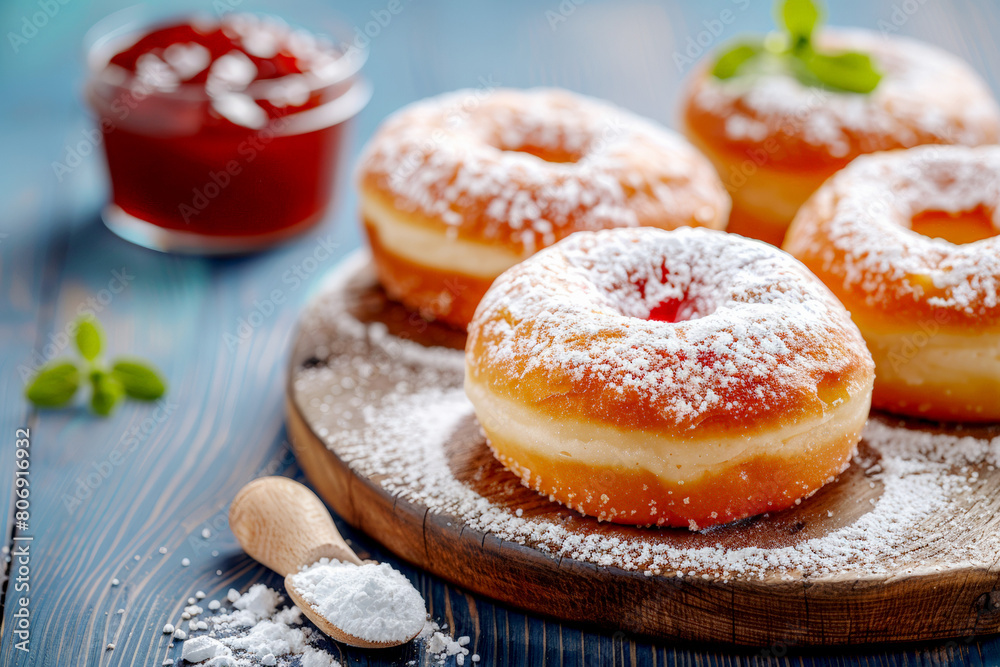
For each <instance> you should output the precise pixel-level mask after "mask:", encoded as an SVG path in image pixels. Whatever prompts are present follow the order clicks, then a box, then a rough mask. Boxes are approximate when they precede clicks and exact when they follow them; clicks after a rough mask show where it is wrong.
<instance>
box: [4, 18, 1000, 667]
mask: <svg viewBox="0 0 1000 667" xmlns="http://www.w3.org/2000/svg"><path fill="white" fill-rule="evenodd" d="M252 2H253V0H244V1H243V2H240V0H217V1H216V2H215V3H212V2H209V1H208V0H204V1H203V2H201V3H200V4H199V3H192V2H190V1H189V0H181V1H176V0H175V1H171V2H160V3H156V4H157V5H159V8H160V9H163V8H169V9H175V10H178V11H180V10H182V9H185V8H188V9H190V8H201V9H203V10H205V11H214V10H216V9H218V8H219V7H221V6H222V4H220V3H223V4H225V5H230V6H237V7H239V8H241V9H253V10H257V9H261V6H260V5H257V4H252ZM123 4H128V1H127V0H123V2H122V3H121V4H119V3H117V2H114V1H109V0H98V1H96V2H92V3H89V4H88V2H87V0H42V1H41V2H39V1H38V0H17V1H14V0H7V1H6V2H4V3H3V5H2V7H0V26H2V28H3V33H4V34H5V35H6V36H5V37H4V43H3V45H0V53H2V55H0V77H2V79H0V80H2V83H3V85H2V88H0V90H2V93H3V94H2V95H0V134H2V137H0V146H2V155H3V160H2V161H0V207H2V213H0V378H2V380H0V474H2V475H3V481H2V482H0V517H3V518H2V519H0V521H2V522H3V524H2V525H0V530H2V531H3V534H4V536H5V537H4V544H6V545H7V546H8V547H12V548H13V547H17V546H18V545H21V546H23V545H25V544H27V545H29V551H30V562H29V564H28V566H27V567H26V568H25V569H23V570H22V569H19V568H17V567H15V568H14V569H13V570H12V571H10V572H9V574H10V575H11V576H12V577H13V578H12V579H11V580H10V581H8V582H7V585H6V587H5V596H4V601H5V605H4V625H3V634H2V645H0V665H47V666H59V667H64V666H67V667H68V666H73V665H143V666H146V665H159V664H161V662H162V661H163V659H164V658H165V657H168V656H169V657H174V658H178V657H179V652H180V647H179V646H177V647H176V648H174V649H168V648H167V644H168V641H169V639H168V638H167V637H166V636H164V635H163V634H162V633H161V628H162V627H163V625H164V623H166V622H168V621H171V622H173V621H176V619H177V618H178V617H179V614H180V611H181V609H182V608H183V606H184V605H185V602H184V601H185V599H186V598H187V597H188V596H190V595H193V594H194V592H195V591H196V590H199V589H200V590H204V591H205V592H206V593H208V595H209V596H210V597H213V596H218V595H221V594H224V593H225V591H226V590H228V589H229V588H230V587H235V588H238V589H244V588H246V587H247V586H248V585H249V584H250V583H252V582H255V581H264V582H266V583H268V584H269V585H271V586H279V585H280V582H279V580H278V578H277V577H276V576H275V575H274V574H272V573H270V572H267V571H265V569H264V568H263V567H261V566H259V565H257V564H256V563H254V562H253V561H251V560H250V559H249V558H248V557H247V556H245V555H244V554H243V553H242V552H241V550H240V549H239V547H238V546H237V544H236V543H235V540H234V538H233V536H232V534H231V533H230V532H229V530H228V527H227V525H226V511H227V507H228V504H229V502H230V501H231V499H232V497H233V495H234V494H235V493H236V491H237V490H238V489H239V488H240V487H241V486H242V485H243V484H244V483H246V482H247V481H248V480H250V479H252V478H254V477H256V476H259V475H263V474H284V475H291V476H299V475H300V473H299V470H298V468H297V467H296V464H295V461H294V458H293V457H292V455H291V452H290V449H289V446H288V443H287V441H286V436H285V431H284V427H283V407H282V400H283V393H284V376H285V363H286V356H287V351H288V343H289V339H290V335H291V333H292V330H293V327H294V324H295V320H296V317H297V314H298V311H299V309H300V307H301V305H302V303H303V302H304V301H305V300H306V299H307V298H308V297H309V295H310V292H311V291H312V290H313V289H314V288H315V286H316V285H317V284H318V283H319V281H320V280H321V278H322V274H323V273H325V272H326V271H328V270H329V269H331V268H332V267H333V266H334V265H335V264H336V262H337V261H338V259H339V258H340V257H342V256H343V255H345V254H347V253H348V252H349V251H350V250H352V249H353V248H355V247H357V246H358V245H359V243H360V238H359V234H358V225H357V222H356V219H355V215H354V210H355V206H356V197H355V195H354V193H353V192H352V191H351V188H350V184H349V175H347V174H345V187H344V190H343V192H344V195H343V196H342V197H341V198H340V200H339V201H338V202H337V204H336V206H335V207H334V209H333V210H332V211H331V212H330V214H329V215H328V216H327V219H326V220H325V221H324V223H323V224H322V226H320V227H319V228H317V229H316V230H314V231H313V232H311V233H309V234H308V235H306V236H305V237H303V238H301V239H299V240H297V241H296V242H294V243H291V244H289V245H286V246H284V247H281V248H279V249H276V250H275V251H273V252H270V253H267V254H262V255H257V256H252V257H246V258H241V259H230V260H207V259H199V258H185V257H173V256H167V255H162V254H158V253H155V252H151V251H148V250H144V249H142V248H138V247H136V246H133V245H130V244H128V243H126V242H124V241H121V240H120V239H118V238H117V237H115V236H114V235H112V234H111V233H110V232H108V231H107V230H106V229H105V228H104V226H103V225H102V223H101V222H100V219H99V217H98V211H99V208H100V206H101V204H102V202H103V200H104V198H105V196H106V179H105V175H104V171H103V165H102V160H101V158H100V155H99V151H98V150H96V148H95V146H94V145H93V143H92V141H91V140H90V139H89V138H88V135H87V131H88V130H89V129H90V127H91V125H90V122H89V120H88V118H87V115H86V112H85V110H84V108H83V105H82V102H81V87H82V82H83V78H84V68H83V64H82V58H81V50H80V44H81V40H82V38H83V34H84V32H85V30H86V28H87V26H89V25H91V24H92V23H93V22H94V21H96V20H98V19H99V18H101V17H102V16H103V15H105V14H107V13H109V12H111V11H113V10H115V9H117V8H119V6H122V5H123ZM282 4H284V3H275V6H276V7H277V6H279V5H282ZM330 4H333V3H330ZM833 4H834V5H835V6H834V7H833V8H832V9H831V15H832V16H831V19H832V22H833V23H839V24H852V25H858V26H862V27H866V28H870V29H874V30H884V31H886V32H888V33H900V34H908V35H914V36H917V37H920V38H923V39H926V40H928V41H930V42H933V43H936V44H939V45H941V46H943V47H945V48H947V49H949V50H952V51H954V52H956V53H958V54H960V55H961V56H963V57H964V58H966V59H968V60H969V61H970V62H971V63H972V64H973V66H974V67H976V68H977V69H978V70H979V71H980V72H982V73H983V75H984V76H985V77H986V78H987V79H988V80H989V82H990V83H991V85H993V87H994V89H997V90H1000V57H998V55H1000V54H998V48H997V45H996V43H995V41H994V37H995V33H996V32H997V30H998V29H1000V6H998V5H997V4H996V3H993V2H989V1H988V0H981V1H979V2H976V1H974V0H885V1H883V2H876V1H873V0H849V1H844V2H842V1H839V0H838V1H837V2H835V3H833ZM770 5H771V2H770V0H712V1H706V0H701V1H699V2H697V3H695V2H684V3H682V2H680V1H679V0H676V1H673V2H665V3H660V4H655V3H652V2H640V1H636V2H633V1H628V2H613V3H612V2H598V1H597V0H589V1H587V2H584V1H583V0H549V1H546V0H542V1H541V2H528V1H527V0H524V1H517V2H515V1H512V0H507V1H506V2H502V3H501V2H496V3H485V2H465V3H447V4H445V3H439V2H432V1H431V0H404V2H403V11H402V12H400V13H399V14H398V15H393V16H392V18H391V20H390V21H388V22H387V23H386V24H385V25H381V26H379V28H378V31H377V32H378V34H377V35H376V36H375V37H373V38H372V40H371V60H370V62H369V64H368V66H367V68H366V72H367V74H368V76H369V77H370V78H371V80H372V81H373V83H374V85H375V96H374V98H373V99H372V101H371V103H370V105H369V106H368V107H367V109H366V110H365V111H364V112H363V114H362V115H361V117H360V118H359V122H358V123H357V125H356V141H355V144H354V146H353V151H354V152H355V153H356V151H357V150H358V148H359V147H360V145H361V143H362V142H363V140H364V139H365V138H367V137H368V136H369V135H370V134H371V133H372V132H373V130H374V129H375V126H376V124H377V123H378V122H379V120H380V119H381V118H383V117H384V116H385V115H386V114H388V113H389V112H391V111H392V110H394V109H396V108H398V107H399V106H401V105H402V104H404V103H407V102H410V101H412V100H415V99H418V98H421V97H425V96H427V95H432V94H435V93H439V92H442V91H447V90H451V89H455V88H460V87H477V86H481V85H483V82H484V81H485V82H488V84H489V85H504V86H533V85H557V86H564V87H567V88H571V89H574V90H578V91H580V92H583V93H587V94H591V95H595V96H598V97H602V98H607V99H610V100H612V101H614V102H617V103H619V104H622V105H624V106H627V107H629V108H631V109H634V110H635V111H637V112H638V113H640V114H644V115H647V116H650V117H652V118H655V119H657V120H660V121H663V122H665V123H668V124H674V119H675V114H676V108H677V102H678V91H679V85H680V82H681V81H682V80H683V78H684V76H685V75H686V74H687V72H688V70H689V67H690V61H691V60H693V59H697V58H698V57H699V56H700V55H701V53H702V51H704V49H705V46H704V45H706V44H707V45H709V46H715V45H718V44H719V43H721V41H723V40H725V39H727V38H729V37H732V36H734V35H736V34H738V33H739V32H741V31H763V30H765V29H767V28H768V27H769V26H770V24H771V6H770ZM385 6H386V2H385V0H366V1H365V2H354V3H350V4H348V3H337V6H336V8H335V9H336V11H337V12H339V13H340V14H341V15H342V16H343V17H344V19H345V20H346V22H347V24H348V25H350V26H364V25H365V23H367V22H369V21H371V20H373V14H372V12H376V14H377V13H378V12H379V11H380V10H383V9H384V8H385ZM294 10H295V11H296V12H297V13H299V14H301V13H309V12H328V11H329V8H328V7H324V6H323V4H322V3H320V2H319V1H318V0H312V1H307V0H302V1H299V2H296V3H295V8H294ZM38 12H47V14H45V16H44V17H42V18H39V16H38ZM382 16H383V18H384V14H382ZM39 24H41V25H40V26H39ZM31 26H35V27H34V29H32V28H31ZM12 33H13V34H15V35H17V36H19V37H20V38H21V39H13V40H12V39H11V37H10V35H11V34H12ZM74 155H75V156H76V157H74ZM55 163H62V164H63V165H66V166H69V167H70V168H69V170H68V171H67V172H65V173H57V172H62V171H63V170H61V169H56V168H55ZM331 243H332V244H336V247H337V251H336V253H335V255H334V256H332V257H326V258H325V259H324V260H322V261H319V262H316V265H317V266H318V269H316V270H315V271H312V272H306V273H307V274H308V275H306V276H305V278H306V279H305V280H304V281H302V282H301V284H295V283H294V282H289V281H286V280H283V276H285V275H286V272H288V271H294V270H297V269H298V270H300V271H301V270H302V269H303V267H312V266H313V262H311V261H306V260H307V258H311V257H318V256H319V255H322V254H323V253H320V254H319V255H317V254H314V253H317V249H318V248H321V247H325V246H327V245H329V244H331ZM323 256H324V257H325V255H323ZM304 262H305V263H304ZM275 289H279V290H282V291H283V293H284V294H285V296H286V297H287V305H285V306H283V307H282V308H281V309H280V310H277V311H276V312H274V313H273V314H270V315H269V316H266V317H264V318H263V322H262V323H261V324H260V326H257V327H254V328H252V333H251V334H250V335H249V336H242V337H241V336H240V335H239V334H238V328H239V327H240V323H241V321H242V320H245V319H246V318H248V317H249V316H250V314H251V313H252V312H253V311H254V308H255V305H254V300H255V299H259V298H261V297H262V296H264V295H267V294H268V293H270V292H271V291H272V290H275ZM88 308H89V309H91V310H93V311H96V313H97V315H98V316H99V318H100V319H101V321H102V322H103V323H104V325H105V327H106V329H107V332H108V341H107V344H108V347H109V349H111V350H113V351H117V352H129V353H134V354H138V355H142V356H144V357H148V358H150V359H153V360H155V361H156V362H157V363H158V364H159V366H160V367H161V368H162V369H163V371H164V373H165V375H166V376H167V378H168V380H169V383H170V391H169V393H168V394H167V396H166V397H165V399H163V400H162V401H160V402H159V403H157V404H152V405H147V404H136V403H128V404H126V405H125V406H124V407H123V408H122V409H120V410H119V411H118V412H117V413H116V414H115V415H114V416H113V417H111V418H109V419H100V418H96V417H93V416H91V415H90V414H89V413H88V412H87V410H86V409H85V408H84V407H82V406H78V407H74V408H71V409H66V410H61V411H54V412H43V413H39V412H35V411H33V410H31V409H29V407H28V405H27V404H26V403H25V401H24V399H23V398H22V391H23V386H24V380H23V377H25V376H26V375H28V374H30V373H31V371H32V370H33V369H34V368H36V367H37V365H38V364H39V363H40V362H41V361H44V360H47V359H50V358H53V357H58V356H61V355H63V354H65V353H69V352H71V350H70V349H69V348H68V346H67V345H66V339H65V331H66V328H67V326H68V324H69V323H70V322H72V321H73V320H74V319H75V318H76V316H77V314H78V313H80V312H82V311H83V310H85V309H88ZM18 428H27V429H30V441H31V445H30V451H31V457H30V473H29V474H30V479H31V489H32V495H31V501H30V502H31V506H30V518H29V520H28V525H27V527H26V528H25V529H19V530H16V531H14V532H13V537H21V538H25V537H30V538H32V539H31V540H30V541H29V540H23V539H22V540H18V541H17V542H12V541H11V536H12V531H11V528H12V527H11V517H12V509H13V508H12V503H11V500H12V498H11V496H12V493H11V488H12V479H13V467H14V450H15V437H16V436H15V431H16V429H18ZM205 528H208V530H209V533H208V534H209V535H210V536H209V537H208V538H207V539H206V538H204V537H203V536H202V531H203V529H205ZM344 532H345V534H346V535H347V536H348V537H349V538H350V539H351V540H352V541H353V543H354V544H355V545H356V546H357V547H358V549H359V550H360V551H361V552H363V554H364V555H367V556H371V557H373V558H377V559H383V558H385V559H387V560H390V561H391V560H392V559H391V558H388V556H387V555H386V554H385V552H384V551H383V550H381V549H380V548H379V546H378V545H376V544H373V543H372V542H371V541H370V540H368V539H367V538H366V537H365V536H364V535H359V534H353V533H352V532H351V531H350V530H346V529H345V531H344ZM161 548H165V550H166V554H161V553H160V550H161ZM184 558H187V559H189V560H190V566H189V567H184V566H183V565H182V562H181V561H182V559H184ZM396 564H397V565H399V564H398V563H396ZM400 569H401V570H403V572H405V573H406V574H407V575H408V576H409V577H411V579H412V580H413V581H414V582H415V583H416V585H417V586H418V588H419V589H420V590H421V591H422V592H423V593H424V595H425V596H426V599H427V601H428V605H429V609H430V611H431V612H432V613H433V615H434V617H435V618H437V619H438V620H439V621H443V622H447V624H448V626H449V628H451V629H452V630H453V631H454V632H455V633H456V634H457V635H469V636H471V637H472V644H471V646H470V648H471V649H472V650H473V651H474V652H476V653H479V654H480V655H481V656H482V657H483V662H482V663H480V664H497V665H504V664H532V665H534V664H543V663H545V664H560V665H563V664H566V665H579V664H620V665H637V664H642V665H663V664H667V665H673V664H681V665H696V664H697V665H702V664H704V665H742V664H754V665H762V664H783V665H784V664H804V665H805V664H808V665H834V664H854V663H863V664H872V665H876V664H877V665H914V664H920V665H940V664H949V663H953V664H973V665H1000V640H998V639H988V640H981V641H971V640H958V641H955V642H950V643H947V644H936V645H931V646H923V647H903V648H900V647H893V648H884V647H883V648H879V647H872V648H870V649H869V650H865V651H856V650H854V651H841V652H831V651H828V650H827V651H822V652H808V651H801V650H798V649H797V648H796V647H794V646H786V645H782V644H779V645H774V646H768V647H761V648H760V649H759V650H756V651H753V650H749V651H741V652H730V651H729V650H727V649H725V648H720V647H711V646H677V645H674V644H672V643H670V642H656V643H651V642H649V641H647V640H644V639H642V638H638V637H631V636H627V635H624V634H621V633H615V632H614V630H613V629H612V630H608V631H606V632H593V631H586V630H582V629H580V628H578V627H574V626H572V625H570V624H563V623H557V622H553V621H550V620H543V619H539V618H533V617H529V616H525V615H524V614H521V613H518V612H517V611H515V610H511V609H507V608H505V607H501V606H498V605H495V604H493V603H491V602H490V601H488V600H485V599H482V598H479V597H475V596H472V595H469V594H467V593H465V592H464V591H462V590H461V589H458V588H455V587H453V586H450V585H446V584H444V583H443V582H441V581H439V580H437V579H435V578H433V577H430V576H428V575H426V574H424V573H422V572H419V571H414V570H413V569H410V568H407V567H405V566H401V565H400ZM217 572H221V574H217ZM116 578H117V579H118V580H120V584H119V585H117V586H112V584H111V582H112V580H113V579H116ZM25 583H27V584H30V593H22V592H15V587H18V586H23V584H25ZM15 596H27V597H29V603H28V605H27V606H28V608H29V610H30V628H31V634H30V651H29V652H24V651H20V650H17V649H16V648H15V643H16V642H17V641H19V640H20V638H19V637H18V636H16V635H15V633H14V632H13V630H14V629H15V628H14V621H15V619H14V618H13V614H14V612H15V608H19V607H20V605H15V603H14V600H15ZM118 610H124V611H123V613H120V614H119V613H117V612H118ZM108 643H114V644H115V645H116V648H115V649H114V650H113V651H108V650H106V648H105V647H106V645H107V644H108ZM331 650H332V651H334V652H335V653H337V654H339V655H340V659H341V661H342V662H343V663H344V664H372V665H384V664H391V663H392V662H393V661H399V660H402V661H406V660H411V659H417V660H419V661H421V664H424V663H425V661H427V660H428V659H429V658H428V656H426V655H423V654H422V653H421V649H420V648H419V647H416V646H411V647H409V648H406V649H405V650H403V651H401V652H395V653H392V654H391V655H385V654H381V653H378V652H366V651H358V650H350V649H347V648H345V647H342V646H338V645H335V644H331ZM450 660H451V661H452V662H453V661H454V658H452V659H450Z"/></svg>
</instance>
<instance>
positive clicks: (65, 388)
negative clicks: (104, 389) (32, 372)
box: [25, 361, 80, 408]
mask: <svg viewBox="0 0 1000 667" xmlns="http://www.w3.org/2000/svg"><path fill="white" fill-rule="evenodd" d="M79 387H80V371H79V369H77V367H76V364H74V363H72V362H69V361H54V362H52V363H50V364H45V365H44V366H42V368H41V370H39V371H38V375H37V376H35V380H34V381H33V382H32V383H31V384H30V385H28V389H27V391H26V392H25V395H26V396H27V397H28V400H29V401H31V402H32V403H34V404H35V405H37V406H38V407H40V408H58V407H60V406H63V405H66V404H67V403H69V402H70V399H72V398H73V395H74V394H75V393H76V390H77V389H78V388H79Z"/></svg>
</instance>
